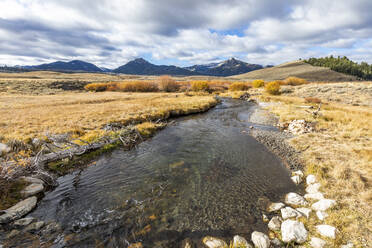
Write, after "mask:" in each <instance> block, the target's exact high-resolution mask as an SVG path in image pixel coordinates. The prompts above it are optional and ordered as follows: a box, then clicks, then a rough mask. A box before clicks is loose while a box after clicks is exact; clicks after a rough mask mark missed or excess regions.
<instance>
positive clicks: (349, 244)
mask: <svg viewBox="0 0 372 248" xmlns="http://www.w3.org/2000/svg"><path fill="white" fill-rule="evenodd" d="M353 247H354V245H353V243H352V242H348V243H347V244H346V245H341V248H353Z"/></svg>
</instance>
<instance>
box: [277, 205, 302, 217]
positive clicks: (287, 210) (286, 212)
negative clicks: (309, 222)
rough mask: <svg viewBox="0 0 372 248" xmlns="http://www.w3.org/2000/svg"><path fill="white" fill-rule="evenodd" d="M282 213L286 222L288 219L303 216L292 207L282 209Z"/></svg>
mask: <svg viewBox="0 0 372 248" xmlns="http://www.w3.org/2000/svg"><path fill="white" fill-rule="evenodd" d="M280 211H281V213H282V218H283V220H286V219H289V218H297V217H301V216H302V214H301V213H300V212H298V211H296V210H294V209H293V208H291V207H285V208H282V209H280Z"/></svg>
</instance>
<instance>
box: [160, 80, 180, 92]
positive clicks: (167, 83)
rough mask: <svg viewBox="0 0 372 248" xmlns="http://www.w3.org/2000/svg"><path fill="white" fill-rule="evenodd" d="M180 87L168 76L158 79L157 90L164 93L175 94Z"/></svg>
mask: <svg viewBox="0 0 372 248" xmlns="http://www.w3.org/2000/svg"><path fill="white" fill-rule="evenodd" d="M180 87H181V85H180V84H179V83H177V82H176V81H175V80H174V79H172V78H171V77H170V76H161V77H160V78H159V89H160V90H161V91H165V92H175V91H178V90H179V89H180Z"/></svg>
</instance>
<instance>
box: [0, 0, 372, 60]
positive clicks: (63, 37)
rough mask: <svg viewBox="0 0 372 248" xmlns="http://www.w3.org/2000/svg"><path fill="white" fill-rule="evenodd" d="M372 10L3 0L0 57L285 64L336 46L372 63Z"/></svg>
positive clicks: (319, 3) (243, 0) (358, 0)
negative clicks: (231, 60)
mask: <svg viewBox="0 0 372 248" xmlns="http://www.w3.org/2000/svg"><path fill="white" fill-rule="evenodd" d="M371 11H372V2H371V1H370V0H355V1H348V0H339V1H333V0H303V1H296V0H283V1H271V0H239V1H238V0H231V1H224V0H204V1H200V0H177V1H174V0H157V1H153V0H128V1H122V0H90V1H88V0H48V1H47V0H18V1H14V0H3V1H2V8H1V9H0V17H1V18H0V42H1V46H0V53H1V54H2V55H1V56H0V63H1V64H35V63H40V62H43V63H44V62H51V61H54V60H70V59H82V60H87V61H89V62H92V63H95V64H97V65H98V66H105V67H116V66H119V65H121V64H123V63H125V62H127V61H128V60H130V59H133V58H135V57H141V56H144V57H146V58H148V59H150V60H152V61H153V62H155V63H167V61H172V63H176V64H180V65H188V64H192V63H207V62H212V61H218V60H221V59H226V58H229V57H232V56H234V57H238V58H241V59H244V60H247V61H249V62H251V63H262V64H277V63H281V62H285V61H288V60H293V59H298V58H306V57H309V56H324V55H329V54H330V53H332V52H333V53H343V54H345V55H348V56H351V57H352V58H354V59H357V60H358V61H361V60H366V61H368V62H370V63H371V62H372V56H370V55H369V53H370V52H368V51H370V50H368V48H369V49H370V44H371V42H370V41H371V39H370V37H372V15H370V13H371ZM343 54H342V55H343Z"/></svg>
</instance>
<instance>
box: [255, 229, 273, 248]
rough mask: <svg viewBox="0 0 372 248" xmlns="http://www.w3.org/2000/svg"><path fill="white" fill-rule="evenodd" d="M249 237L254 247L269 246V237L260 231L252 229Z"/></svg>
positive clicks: (264, 247)
mask: <svg viewBox="0 0 372 248" xmlns="http://www.w3.org/2000/svg"><path fill="white" fill-rule="evenodd" d="M251 239H252V242H253V244H254V247H256V248H269V247H270V239H269V237H268V236H267V235H266V234H264V233H262V232H257V231H254V232H253V233H252V237H251Z"/></svg>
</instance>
